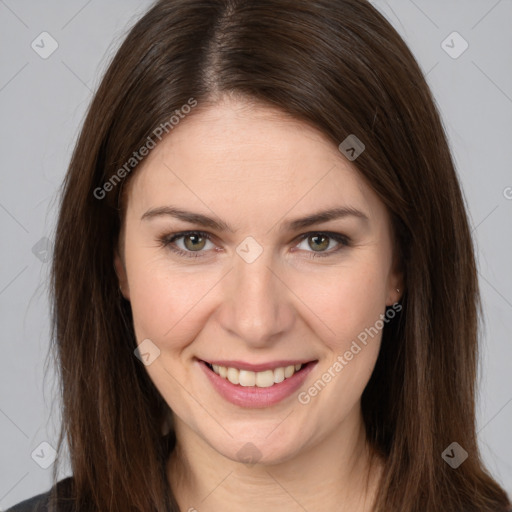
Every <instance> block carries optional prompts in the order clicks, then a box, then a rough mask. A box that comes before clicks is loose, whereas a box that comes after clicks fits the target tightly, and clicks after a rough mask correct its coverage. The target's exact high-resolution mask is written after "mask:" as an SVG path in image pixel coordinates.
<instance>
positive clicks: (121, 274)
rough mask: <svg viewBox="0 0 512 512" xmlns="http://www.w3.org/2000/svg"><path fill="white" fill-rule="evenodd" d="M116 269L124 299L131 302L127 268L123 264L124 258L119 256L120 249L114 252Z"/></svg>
mask: <svg viewBox="0 0 512 512" xmlns="http://www.w3.org/2000/svg"><path fill="white" fill-rule="evenodd" d="M114 269H115V271H116V275H117V279H118V281H119V288H120V290H121V293H122V294H123V297H124V298H125V299H126V300H130V288H129V286H128V277H127V275H126V268H125V264H124V262H123V258H122V257H121V255H120V254H119V249H118V248H116V249H115V250H114Z"/></svg>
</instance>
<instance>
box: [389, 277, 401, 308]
mask: <svg viewBox="0 0 512 512" xmlns="http://www.w3.org/2000/svg"><path fill="white" fill-rule="evenodd" d="M403 283H404V280H403V276H402V274H401V273H399V272H396V273H393V274H390V275H389V279H388V294H387V297H386V306H392V305H393V304H395V303H396V302H399V301H400V299H401V298H402V295H403V294H404V284H403Z"/></svg>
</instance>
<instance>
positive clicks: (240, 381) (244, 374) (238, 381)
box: [203, 361, 315, 388]
mask: <svg viewBox="0 0 512 512" xmlns="http://www.w3.org/2000/svg"><path fill="white" fill-rule="evenodd" d="M203 362H204V363H205V365H206V366H207V367H208V368H209V369H210V370H211V371H212V372H215V373H216V374H217V375H219V376H220V377H222V378H223V379H226V380H228V381H229V382H231V384H234V385H235V386H236V385H239V386H243V387H255V386H256V387H258V388H269V387H272V386H274V385H276V384H280V383H281V382H283V381H285V380H286V379H290V378H291V377H293V376H294V375H295V374H296V373H298V372H300V371H302V370H303V369H304V368H305V367H306V366H307V365H308V364H310V363H312V362H315V361H309V362H306V363H294V364H289V365H282V366H276V364H279V363H274V364H273V365H267V368H266V369H264V370H262V371H253V370H250V369H242V368H240V367H239V366H242V365H240V364H238V365H237V366H235V365H234V364H233V365H230V366H228V365H227V364H226V365H220V364H212V363H208V362H206V361H203Z"/></svg>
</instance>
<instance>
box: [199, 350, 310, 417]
mask: <svg viewBox="0 0 512 512" xmlns="http://www.w3.org/2000/svg"><path fill="white" fill-rule="evenodd" d="M224 362H227V361H224ZM195 363H196V364H198V365H199V367H200V368H201V370H202V371H203V372H204V374H205V375H206V377H207V378H208V380H209V381H210V383H211V384H212V387H213V388H214V389H215V390H216V391H217V393H219V395H220V396H221V397H223V398H224V399H225V400H227V401H228V402H230V403H232V404H234V405H237V406H239V407H246V408H253V409H261V408H264V407H270V406H272V405H275V404H278V403H279V402H281V401H282V400H284V399H285V398H288V397H289V396H290V395H292V394H293V393H294V392H295V391H297V390H298V389H299V388H300V386H301V385H302V384H303V383H304V381H305V380H306V378H307V376H308V375H309V373H310V372H311V371H312V370H313V368H314V367H315V366H316V364H317V363H318V361H309V362H308V361H306V362H304V363H301V364H305V366H304V367H303V368H301V369H300V370H299V371H298V372H296V373H294V374H293V375H292V376H291V377H290V378H288V379H285V380H284V381H283V382H280V383H279V384H274V385H273V386H271V387H268V388H258V387H256V386H254V387H253V386H251V387H244V386H240V385H238V384H232V383H231V382H229V380H227V379H224V378H222V377H221V376H220V375H217V374H216V373H215V372H214V371H212V370H210V368H208V366H207V363H206V362H205V361H202V360H200V359H196V360H195ZM236 363H237V364H238V363H239V362H236ZM278 363H279V364H277V366H275V367H276V368H279V367H280V366H281V363H282V362H278ZM298 363H299V361H298V362H297V364H298ZM306 363H307V364H306ZM211 364H213V363H211ZM214 364H217V362H215V363H214ZM230 364H232V365H233V366H232V367H235V366H234V364H235V361H230ZM272 364H275V363H272ZM291 364H292V363H291V361H290V364H289V365H285V366H291ZM221 366H225V365H224V364H222V365H221ZM258 366H265V368H266V369H270V368H269V365H268V364H267V365H252V367H258ZM241 369H242V370H243V369H245V368H241ZM251 371H254V370H251Z"/></svg>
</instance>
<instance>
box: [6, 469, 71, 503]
mask: <svg viewBox="0 0 512 512" xmlns="http://www.w3.org/2000/svg"><path fill="white" fill-rule="evenodd" d="M72 483H73V477H72V476H68V477H67V478H64V479H63V480H59V481H58V482H57V484H56V485H55V486H54V487H52V488H51V489H50V490H48V491H46V492H43V493H41V494H38V495H37V496H33V497H32V498H29V499H27V500H24V501H22V502H20V503H18V504H16V505H14V506H13V507H11V508H9V509H7V511H6V512H48V511H49V508H48V504H49V500H50V494H51V493H52V491H53V490H54V489H55V487H57V492H58V496H59V507H58V512H75V508H74V507H73V503H72V501H70V500H69V499H68V500H66V501H64V499H65V498H67V497H68V494H69V490H70V487H71V484H72ZM61 498H64V499H63V500H61Z"/></svg>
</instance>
